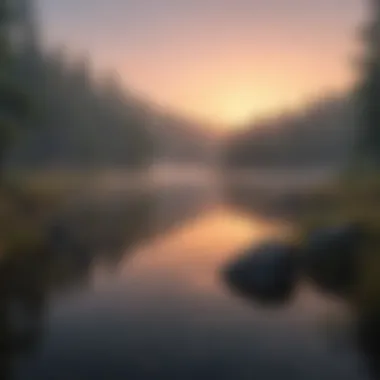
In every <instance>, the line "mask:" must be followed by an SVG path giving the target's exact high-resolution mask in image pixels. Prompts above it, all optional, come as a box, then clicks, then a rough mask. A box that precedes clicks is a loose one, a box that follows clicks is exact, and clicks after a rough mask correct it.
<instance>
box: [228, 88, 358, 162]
mask: <svg viewBox="0 0 380 380" xmlns="http://www.w3.org/2000/svg"><path fill="white" fill-rule="evenodd" d="M356 124H357V111H356V106H355V102H354V100H353V98H351V97H350V96H348V95H346V96H345V95H339V96H338V95H337V96H330V97H326V98H321V99H318V100H316V101H314V102H311V103H309V104H308V105H306V106H305V107H304V108H303V109H301V110H299V111H294V112H289V113H286V114H282V115H278V116H276V117H272V118H268V119H266V120H263V121H261V122H255V123H252V124H250V125H247V128H246V129H244V130H242V131H241V132H238V133H235V134H234V135H233V136H232V137H231V138H230V139H229V140H228V141H227V142H226V144H225V154H224V163H225V165H226V166H227V167H231V168H260V169H265V168H301V167H305V168H307V167H311V166H316V167H323V166H331V165H340V164H342V163H344V162H345V161H346V160H347V159H348V157H349V155H350V154H351V152H352V147H353V144H354V143H355V134H356Z"/></svg>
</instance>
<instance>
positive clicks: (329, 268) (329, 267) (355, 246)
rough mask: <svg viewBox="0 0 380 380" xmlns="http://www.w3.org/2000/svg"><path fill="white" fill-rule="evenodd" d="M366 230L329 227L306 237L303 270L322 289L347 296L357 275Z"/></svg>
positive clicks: (350, 225)
mask: <svg viewBox="0 0 380 380" xmlns="http://www.w3.org/2000/svg"><path fill="white" fill-rule="evenodd" d="M363 240H364V231H363V229H362V227H361V226H358V225H356V224H347V225H341V226H338V227H329V228H323V229H320V230H316V231H314V232H312V233H311V234H310V235H309V237H308V238H307V242H306V247H305V251H304V255H303V269H304V271H305V274H306V275H307V276H308V277H309V278H311V279H312V280H313V281H314V282H315V284H316V285H318V286H319V287H320V288H321V289H322V290H325V291H328V292H331V293H334V294H338V295H342V296H346V295H348V294H349V293H350V290H351V289H352V287H353V286H354V285H355V283H356V280H357V275H358V265H359V259H360V247H361V244H362V243H363Z"/></svg>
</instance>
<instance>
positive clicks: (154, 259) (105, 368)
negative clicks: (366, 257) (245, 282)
mask: <svg viewBox="0 0 380 380" xmlns="http://www.w3.org/2000/svg"><path fill="white" fill-rule="evenodd" d="M64 220H65V222H66V223H67V224H68V228H69V229H70V231H71V233H72V236H75V238H73V239H74V240H75V241H81V244H76V245H70V244H68V245H67V247H66V248H65V249H62V250H61V251H57V252H54V253H52V254H51V255H50V256H48V257H40V258H38V260H37V262H36V260H34V259H31V258H29V257H28V256H27V257H26V258H25V259H24V258H17V259H14V261H12V262H10V263H2V264H1V265H2V268H1V270H2V272H1V273H2V280H1V285H0V291H1V292H2V293H1V294H2V298H1V303H2V304H1V305H0V308H1V311H2V313H1V315H2V317H1V320H0V337H2V339H1V340H2V342H3V343H2V345H1V351H0V353H1V361H0V375H1V376H0V377H1V379H6V380H8V379H11V380H30V379H38V380H45V379H46V380H51V379H54V380H61V379H62V380H67V379H70V380H86V379H94V380H98V379H99V380H100V379H107V380H108V379H109V380H112V379H115V380H119V379H120V380H122V379H123V380H124V379H129V380H133V379H136V380H140V379H141V380H145V379H165V380H166V379H168V380H171V379H173V380H181V379H184V380H185V379H189V380H190V379H191V380H193V379H197V380H203V379H205V380H206V379H207V380H210V379H236V380H239V379H265V380H267V379H269V380H271V379H281V380H284V379H307V380H311V379H315V380H320V379H334V380H336V379H340V378H342V379H345V380H348V379H366V378H369V375H367V372H368V371H367V369H366V366H365V364H364V362H363V360H362V359H363V358H362V357H361V354H360V352H358V351H357V350H356V349H355V347H354V345H353V344H351V343H350V339H349V336H348V334H347V332H348V330H349V326H350V315H349V313H348V312H347V310H346V306H345V305H344V303H343V302H341V301H339V300H335V299H330V298H328V297H326V296H322V295H321V294H319V293H318V292H317V291H316V290H315V289H314V288H313V287H312V286H311V285H309V284H307V283H306V282H303V283H302V284H301V283H300V284H299V286H298V289H297V292H296V295H295V297H294V299H292V300H291V302H289V303H288V304H287V305H285V306H282V307H278V308H268V309H266V308H262V307H260V306H259V305H258V304H256V303H255V302H254V301H253V300H248V299H244V298H241V297H239V296H237V295H235V294H234V293H233V292H232V291H231V290H230V289H229V288H228V286H227V285H226V284H225V283H224V282H223V280H222V278H221V275H220V272H221V270H222V269H223V267H224V266H225V265H226V264H227V263H228V262H229V261H230V260H232V259H233V258H234V257H236V256H237V255H238V254H239V252H240V251H241V250H242V249H244V248H245V247H247V246H249V245H254V244H258V243H259V242H260V241H261V240H263V239H266V238H269V237H270V236H273V235H274V234H275V235H280V234H284V233H286V231H287V229H288V228H289V226H288V225H286V223H284V222H283V221H281V220H278V221H277V220H274V219H273V218H272V219H270V220H269V219H265V217H263V216H262V215H260V216H259V215H255V214H254V213H252V212H250V213H248V212H244V210H242V209H241V207H235V205H234V204H231V203H228V202H227V201H225V200H224V197H223V196H222V195H220V194H218V193H216V192H215V191H214V189H211V188H209V187H208V186H205V185H202V186H193V187H192V186H190V185H186V186H182V187H181V186H177V187H175V188H173V189H170V188H165V189H162V190H161V191H159V190H156V191H155V192H154V194H150V195H149V194H144V195H141V196H136V197H135V198H133V199H129V198H128V199H123V197H122V196H120V193H119V194H118V197H112V196H110V197H109V198H107V197H105V198H104V199H97V200H96V202H95V201H91V200H89V199H86V200H83V201H82V202H79V201H78V204H77V205H75V207H73V208H72V210H70V212H68V213H67V215H65V219H64ZM78 247H79V248H78Z"/></svg>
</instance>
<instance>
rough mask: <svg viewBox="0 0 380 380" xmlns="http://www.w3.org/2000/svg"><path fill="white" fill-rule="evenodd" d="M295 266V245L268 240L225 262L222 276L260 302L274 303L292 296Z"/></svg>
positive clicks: (296, 253) (233, 287)
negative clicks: (228, 262) (226, 264)
mask: <svg viewBox="0 0 380 380" xmlns="http://www.w3.org/2000/svg"><path fill="white" fill-rule="evenodd" d="M298 269H299V255H298V249H297V248H296V247H294V246H293V245H290V244H286V243H276V242H271V243H265V244H263V245H261V246H259V247H257V248H254V249H250V250H248V251H247V252H245V253H244V254H243V255H242V256H241V257H240V258H238V259H237V260H236V261H234V262H233V263H232V264H230V265H228V266H227V268H226V269H225V271H224V278H225V280H226V281H227V283H228V284H229V286H230V287H231V288H232V289H233V290H235V291H237V292H238V293H240V294H241V295H244V296H246V297H249V298H252V299H253V300H255V301H257V302H260V303H263V304H276V303H283V302H286V301H287V300H288V299H289V297H290V296H291V294H292V291H293V289H294V287H295V285H296V280H297V275H298Z"/></svg>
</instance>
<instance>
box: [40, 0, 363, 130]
mask: <svg viewBox="0 0 380 380" xmlns="http://www.w3.org/2000/svg"><path fill="white" fill-rule="evenodd" d="M39 2H40V4H39V5H40V19H41V22H42V25H43V32H44V39H45V43H46V44H48V45H56V44H57V43H64V44H66V45H67V46H69V47H70V50H72V51H73V52H74V53H75V54H79V53H81V52H89V53H90V55H91V57H92V58H93V61H94V63H95V67H96V70H104V69H116V70H117V71H118V72H119V73H120V75H121V77H122V79H123V81H124V83H125V84H126V85H127V86H129V87H130V88H133V89H135V90H136V91H138V92H139V93H142V94H145V95H146V96H147V97H149V98H150V99H152V100H154V101H156V102H158V103H159V104H162V105H166V106H169V107H171V108H173V109H174V110H177V111H181V112H183V113H187V114H191V115H192V116H196V117H198V118H202V119H207V120H211V121H213V122H221V123H222V124H224V125H226V124H227V125H234V124H237V123H242V122H244V121H245V120H247V119H249V118H253V119H254V118H256V117H261V116H263V115H266V114H270V113H273V112H278V111H280V110H283V109H284V108H287V107H289V106H294V105H297V104H300V103H302V101H305V100H307V99H309V98H310V97H312V96H314V95H316V94H320V93H323V92H325V91H328V90H340V89H342V88H345V87H347V86H348V85H349V84H350V83H351V82H352V80H353V70H352V67H350V59H351V58H353V57H354V54H355V51H356V45H355V29H356V28H357V27H358V26H359V25H360V23H361V22H362V21H363V20H364V19H365V1H364V0H39Z"/></svg>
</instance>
